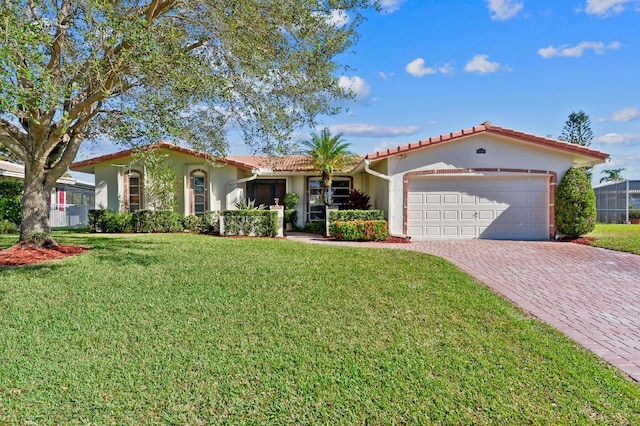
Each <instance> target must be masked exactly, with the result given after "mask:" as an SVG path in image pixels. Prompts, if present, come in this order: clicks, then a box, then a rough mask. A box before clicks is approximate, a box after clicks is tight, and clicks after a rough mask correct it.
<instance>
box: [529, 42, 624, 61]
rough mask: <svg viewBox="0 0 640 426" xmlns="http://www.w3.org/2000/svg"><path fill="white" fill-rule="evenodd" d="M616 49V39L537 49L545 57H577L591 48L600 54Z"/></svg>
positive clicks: (617, 44)
mask: <svg viewBox="0 0 640 426" xmlns="http://www.w3.org/2000/svg"><path fill="white" fill-rule="evenodd" d="M617 49H620V42H618V41H612V42H611V43H609V44H607V45H605V44H604V43H603V42H601V41H582V42H580V43H579V44H578V45H577V46H573V47H570V46H568V45H566V44H563V45H562V46H558V47H553V46H549V47H543V48H541V49H538V54H539V55H540V56H542V57H543V58H547V59H548V58H556V57H564V58H579V57H581V56H582V55H583V54H584V52H585V51H586V50H593V52H594V53H595V54H597V55H602V54H604V53H605V52H606V51H607V50H617Z"/></svg>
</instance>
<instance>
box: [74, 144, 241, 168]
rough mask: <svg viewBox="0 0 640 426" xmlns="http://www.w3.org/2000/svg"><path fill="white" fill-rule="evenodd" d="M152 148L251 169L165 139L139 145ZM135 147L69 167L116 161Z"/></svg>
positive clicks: (127, 155)
mask: <svg viewBox="0 0 640 426" xmlns="http://www.w3.org/2000/svg"><path fill="white" fill-rule="evenodd" d="M146 147H149V148H154V149H166V150H170V151H175V152H179V153H181V154H186V155H191V156H193V157H196V158H201V159H203V160H206V161H212V162H213V161H215V162H218V163H225V164H229V165H232V166H236V167H238V168H241V169H246V170H251V169H252V168H253V167H252V166H251V165H250V164H245V163H242V162H237V161H234V160H230V159H228V158H227V159H221V158H218V157H215V156H213V155H211V154H208V153H206V152H202V151H198V150H195V149H191V148H185V147H183V146H180V145H174V144H172V143H169V142H166V141H160V142H154V143H152V144H150V145H146V146H144V147H140V148H146ZM136 149H137V148H131V149H125V150H123V151H118V152H114V153H112V154H106V155H101V156H99V157H93V158H89V159H87V160H83V161H78V162H75V163H73V164H72V165H71V166H70V167H69V169H71V170H75V171H83V169H84V170H86V169H89V168H91V167H93V166H95V165H97V164H102V163H106V162H111V161H117V160H119V159H121V158H126V157H129V156H130V155H131V154H132V153H133V152H134V151H135V150H136Z"/></svg>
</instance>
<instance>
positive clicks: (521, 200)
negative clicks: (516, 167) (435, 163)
mask: <svg viewBox="0 0 640 426" xmlns="http://www.w3.org/2000/svg"><path fill="white" fill-rule="evenodd" d="M548 182H549V181H548V178H544V177H542V178H539V177H529V176H527V177H500V178H497V177H480V176H474V177H473V178H469V177H468V176H465V177H447V178H442V177H416V178H413V179H411V180H409V184H408V185H409V186H408V200H407V201H408V204H407V233H408V234H409V235H410V236H411V237H412V239H414V240H431V239H471V238H490V239H514V240H517V239H525V240H542V239H547V238H548V237H549V231H548V229H549V228H548V212H549V206H548V200H549V195H548V187H549V183H548Z"/></svg>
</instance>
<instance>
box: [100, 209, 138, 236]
mask: <svg viewBox="0 0 640 426" xmlns="http://www.w3.org/2000/svg"><path fill="white" fill-rule="evenodd" d="M132 229H133V228H132V225H131V214H130V213H127V212H118V213H114V212H112V211H111V210H107V209H99V210H89V231H90V232H105V233H116V232H131V231H132Z"/></svg>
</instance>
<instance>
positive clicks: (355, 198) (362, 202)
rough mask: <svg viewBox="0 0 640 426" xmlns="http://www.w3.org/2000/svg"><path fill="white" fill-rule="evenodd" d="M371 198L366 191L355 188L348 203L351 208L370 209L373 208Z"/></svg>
mask: <svg viewBox="0 0 640 426" xmlns="http://www.w3.org/2000/svg"><path fill="white" fill-rule="evenodd" d="M370 200H371V197H370V196H368V195H367V194H365V193H364V192H360V191H358V190H357V189H354V190H352V191H351V192H349V203H348V204H347V208H348V209H351V210H369V209H370V208H371V204H369V201H370Z"/></svg>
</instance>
